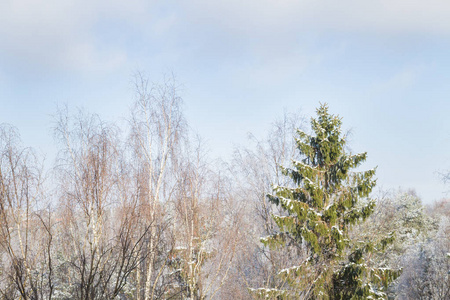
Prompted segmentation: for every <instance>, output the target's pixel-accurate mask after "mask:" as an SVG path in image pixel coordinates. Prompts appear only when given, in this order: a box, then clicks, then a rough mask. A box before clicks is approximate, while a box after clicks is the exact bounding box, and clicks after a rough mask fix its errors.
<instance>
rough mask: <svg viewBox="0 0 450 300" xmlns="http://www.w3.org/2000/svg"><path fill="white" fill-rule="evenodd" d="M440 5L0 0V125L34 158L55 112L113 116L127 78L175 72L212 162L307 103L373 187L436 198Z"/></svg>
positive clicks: (447, 48) (443, 88)
mask: <svg viewBox="0 0 450 300" xmlns="http://www.w3.org/2000/svg"><path fill="white" fill-rule="evenodd" d="M449 16H450V2H448V1H444V0H429V1H426V2H425V1H415V0H408V1H406V0H372V1H350V0H341V1H320V0H315V1H313V0H308V1H306V0H298V1H292V0H285V1H275V0H258V1H256V0H248V1H235V0H227V1H223V0H215V1H206V0H191V1H172V0H166V1H152V0H127V1H121V0H108V1H106V0H89V1H88V0H66V1H60V0H2V1H0V123H10V124H12V125H14V126H16V127H17V128H18V129H19V131H20V133H21V137H22V140H23V143H24V144H25V145H27V146H32V147H34V148H36V149H38V151H41V152H43V153H47V155H48V159H51V157H52V155H54V151H55V149H56V145H55V142H54V140H53V136H52V126H53V117H52V116H53V115H54V114H55V113H56V108H57V106H58V105H61V104H63V103H67V104H68V106H69V108H70V109H72V110H74V109H75V108H77V107H83V108H85V109H87V110H88V111H91V112H95V113H98V114H100V115H101V116H102V117H103V118H104V119H106V120H112V121H114V120H124V119H125V118H126V117H127V116H128V112H129V109H130V107H131V105H132V103H133V99H134V98H133V97H134V88H133V76H134V75H135V74H136V73H137V72H142V73H144V74H145V75H146V76H148V78H149V79H150V80H151V81H154V82H158V81H160V80H161V79H162V78H163V76H164V74H171V73H173V74H175V76H176V78H177V81H178V82H179V83H180V84H182V89H181V91H180V93H181V96H182V97H183V99H184V109H185V115H186V118H187V120H188V122H189V124H190V125H191V127H192V128H193V129H194V130H196V131H197V132H198V133H199V134H200V135H201V136H202V137H203V139H204V140H205V141H206V142H207V144H208V148H209V149H210V153H211V155H213V156H221V157H223V158H224V159H227V157H229V156H230V155H231V153H232V152H233V149H234V147H236V146H238V145H246V143H247V136H248V133H249V132H251V133H253V134H254V135H255V136H257V137H260V138H263V137H264V135H265V133H266V132H267V130H268V129H269V128H270V126H271V124H272V123H273V122H274V121H275V120H276V119H279V118H280V117H282V115H283V113H284V112H286V111H287V112H290V111H293V112H298V111H300V112H301V114H304V115H305V116H307V117H310V116H313V115H314V113H315V108H316V107H317V106H318V105H319V103H325V102H326V103H328V104H329V106H330V112H331V113H334V114H338V115H340V116H341V117H342V118H343V126H344V128H345V129H346V130H351V132H352V135H351V140H350V147H351V148H352V150H354V151H355V152H362V151H367V152H368V157H369V158H368V160H367V162H366V163H365V165H364V166H366V167H367V168H372V167H373V166H378V169H377V176H378V186H379V187H381V188H383V189H398V188H402V189H404V190H407V189H410V188H412V189H415V190H416V192H417V194H418V195H419V196H420V197H421V198H422V200H423V201H424V202H425V203H431V202H432V201H434V200H437V199H440V198H442V197H444V196H446V194H445V192H446V191H447V190H450V188H449V186H445V185H444V184H443V183H442V180H441V179H440V177H439V175H438V173H439V172H445V171H446V170H450V151H449V149H450V118H449V117H448V115H449V114H450V99H448V97H449V95H450V93H449V92H450V84H449V83H450V55H449V53H450V18H449Z"/></svg>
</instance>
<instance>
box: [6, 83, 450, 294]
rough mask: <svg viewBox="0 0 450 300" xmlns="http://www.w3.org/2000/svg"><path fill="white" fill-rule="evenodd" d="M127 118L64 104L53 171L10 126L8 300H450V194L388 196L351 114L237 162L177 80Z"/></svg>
mask: <svg viewBox="0 0 450 300" xmlns="http://www.w3.org/2000/svg"><path fill="white" fill-rule="evenodd" d="M124 118H125V119H126V120H127V122H126V124H127V125H126V126H125V127H123V126H118V125H117V124H116V123H114V122H108V121H105V120H102V119H101V118H100V117H99V116H98V115H97V114H95V113H91V112H87V111H85V110H82V109H79V110H69V108H67V107H65V106H60V107H59V108H58V110H57V113H56V114H55V116H54V120H53V121H54V123H53V124H54V126H53V132H52V133H51V134H53V135H54V139H55V145H56V147H57V149H58V153H57V156H56V158H55V159H54V160H53V161H51V164H52V165H51V167H46V163H44V157H43V156H42V155H40V154H39V153H38V152H37V151H35V150H33V149H32V148H30V147H28V146H26V145H23V144H22V142H21V139H20V133H19V132H18V130H17V129H16V128H15V127H14V126H13V125H14V124H12V125H9V124H2V125H1V126H0V257H1V259H0V299H3V300H7V299H8V300H12V299H23V300H25V299H35V300H38V299H49V300H51V299H54V300H57V299H61V300H62V299H80V300H82V299H85V300H94V299H138V300H149V299H192V300H194V299H195V300H200V299H442V300H444V299H450V201H449V200H448V199H442V200H440V201H438V202H435V203H433V204H430V205H427V206H425V205H424V204H422V202H421V199H420V198H419V197H418V196H417V195H416V193H415V192H414V191H413V190H395V191H392V190H388V191H383V190H380V189H377V188H376V171H377V170H376V166H367V165H365V164H364V161H365V160H366V158H367V156H368V155H369V156H370V153H352V151H351V144H350V145H349V144H348V143H347V140H346V137H347V133H346V132H344V131H343V130H342V124H346V123H345V122H346V120H345V119H342V118H340V117H339V108H338V107H328V106H327V105H326V104H319V105H318V106H317V114H316V115H314V116H301V115H298V114H289V113H286V114H285V115H284V116H283V117H282V118H281V119H279V120H278V121H274V123H273V125H272V128H271V130H270V131H269V132H267V135H266V137H265V138H263V139H257V138H255V137H250V141H249V142H250V143H249V145H248V146H245V147H237V148H236V149H235V150H234V154H233V156H232V158H231V159H229V160H218V159H211V158H210V156H209V155H208V150H207V149H208V148H207V146H206V145H205V143H204V142H203V141H202V139H201V137H199V136H198V135H197V134H196V133H195V132H193V130H192V129H191V128H190V126H189V124H188V122H187V120H186V118H185V116H184V113H183V100H182V98H181V95H180V93H179V90H178V85H177V83H176V82H175V81H173V80H171V79H168V80H166V81H163V82H162V83H157V84H153V83H150V82H149V81H148V80H147V79H146V78H145V77H143V76H140V77H137V80H136V82H135V101H134V104H133V107H132V109H131V111H130V112H125V113H124ZM348 125H351V124H348ZM443 180H445V175H444V176H443Z"/></svg>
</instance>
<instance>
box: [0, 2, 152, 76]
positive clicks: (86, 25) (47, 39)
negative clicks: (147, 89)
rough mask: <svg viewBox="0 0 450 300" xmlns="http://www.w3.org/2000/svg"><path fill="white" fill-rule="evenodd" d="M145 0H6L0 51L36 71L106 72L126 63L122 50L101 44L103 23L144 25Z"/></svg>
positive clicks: (1, 6) (2, 9)
mask: <svg viewBox="0 0 450 300" xmlns="http://www.w3.org/2000/svg"><path fill="white" fill-rule="evenodd" d="M146 12H148V5H147V2H146V1H143V0H135V1H133V0H131V1H126V2H125V1H117V0H113V1H106V0H100V1H88V0H64V1H60V0H7V1H2V4H0V39H1V40H2V43H1V44H0V53H1V54H2V56H3V57H7V58H9V59H10V60H11V59H12V60H14V59H16V60H19V61H21V62H22V63H26V64H30V65H37V66H38V67H39V66H40V67H45V68H56V69H69V70H84V71H88V72H90V71H93V70H96V69H97V70H101V69H104V70H107V71H108V70H110V69H111V68H113V67H115V66H116V67H117V66H119V65H121V64H123V63H125V61H126V53H125V52H124V50H123V49H120V48H117V47H116V48H114V47H111V46H109V48H108V47H107V48H105V47H103V45H102V41H101V36H99V33H96V32H95V26H97V25H98V24H99V23H101V22H107V21H111V20H113V21H122V20H123V21H124V22H125V23H133V22H135V23H139V22H143V20H145V18H146V17H147V16H146V15H145V13H146Z"/></svg>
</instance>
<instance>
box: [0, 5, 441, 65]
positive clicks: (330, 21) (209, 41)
mask: <svg viewBox="0 0 450 300" xmlns="http://www.w3.org/2000/svg"><path fill="white" fill-rule="evenodd" d="M449 15H450V2H448V1H443V0H429V1H427V2H423V1H411V0H410V1H407V0H391V1H388V0H374V1H353V0H342V1H317V0H315V1H313V0H300V1H294V0H284V1H283V0H281V1H279V0H277V1H275V0H258V1H256V0H248V1H238V0H215V1H209V0H192V1H189V2H177V1H170V0H167V1H165V2H157V1H149V0H128V1H124V0H110V1H107V0H97V1H95V0H90V1H89V0H64V1H61V0H4V1H2V2H1V4H0V40H1V41H2V42H1V43H0V54H1V55H2V57H3V58H4V59H6V60H8V59H9V60H18V61H21V62H22V63H27V64H30V65H38V66H40V67H44V68H56V69H63V70H66V69H69V70H78V71H80V70H85V71H87V72H91V71H93V70H101V69H104V70H108V71H109V70H111V69H114V68H119V67H120V66H123V65H126V64H127V63H131V64H133V63H136V62H129V61H128V60H130V56H135V54H134V53H136V52H139V51H144V50H141V49H136V48H133V47H136V45H134V46H128V45H126V44H125V43H126V42H123V43H122V44H121V43H119V42H116V41H114V36H113V37H112V38H111V40H112V41H110V42H109V43H105V41H104V40H103V37H102V31H101V30H99V29H98V26H99V24H100V25H101V24H106V25H104V26H105V27H108V26H109V23H108V22H110V23H112V24H116V26H117V30H118V31H121V32H118V35H120V34H122V35H125V36H133V34H134V36H133V39H134V38H136V39H139V40H140V41H139V42H138V46H139V45H142V43H145V46H146V47H147V48H148V49H150V50H151V51H152V53H150V54H149V55H154V56H155V57H158V56H161V55H163V54H164V53H168V52H174V51H175V52H177V53H180V54H179V55H180V57H181V56H182V55H184V54H185V53H183V51H191V52H194V55H201V54H199V53H203V54H206V55H210V54H209V53H211V52H216V53H218V54H217V56H219V57H220V56H221V55H224V56H227V55H228V56H229V55H232V56H234V55H240V54H239V53H237V54H236V53H234V52H232V51H238V52H239V51H241V50H243V51H246V50H247V51H250V52H255V53H256V52H257V53H258V54H259V55H261V56H263V57H264V56H265V57H272V54H273V53H276V55H278V56H286V57H291V55H292V53H291V52H290V51H291V50H290V49H293V48H295V47H297V49H298V46H299V44H298V41H297V40H296V37H297V36H298V35H299V34H302V33H309V32H325V33H327V32H356V33H362V34H381V35H402V34H417V33H419V34H437V35H449V34H450V19H449V18H448V16H449ZM117 24H118V25H117ZM127 30H128V31H127ZM236 44H238V45H240V47H235V46H236ZM180 47H181V48H182V47H184V48H183V49H184V50H179V49H180ZM221 49H224V50H221ZM230 50H231V52H230ZM221 51H222V52H224V53H222V52H221ZM163 52H164V53H163ZM139 55H145V53H144V54H143V53H140V54H139ZM214 58H216V57H213V59H214ZM137 59H138V60H139V59H140V57H138V58H137ZM285 61H286V59H282V61H281V64H284V63H286V62H285ZM274 62H276V60H274ZM287 64H289V63H287ZM268 68H271V67H270V66H268ZM275 72H276V70H275Z"/></svg>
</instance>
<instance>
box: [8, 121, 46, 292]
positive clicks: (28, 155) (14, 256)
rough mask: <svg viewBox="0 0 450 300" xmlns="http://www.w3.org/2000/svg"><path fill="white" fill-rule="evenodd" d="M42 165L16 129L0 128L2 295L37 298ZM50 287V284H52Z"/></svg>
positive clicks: (41, 280)
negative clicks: (24, 146) (36, 270)
mask: <svg viewBox="0 0 450 300" xmlns="http://www.w3.org/2000/svg"><path fill="white" fill-rule="evenodd" d="M41 170H42V168H41V166H40V164H39V162H38V160H37V157H36V155H35V154H34V152H33V151H32V150H31V149H29V148H23V147H21V146H20V138H19V135H18V133H17V130H16V129H15V128H13V127H12V126H9V125H6V124H3V125H1V126H0V295H1V296H2V298H4V299H13V298H16V297H18V296H19V295H20V297H21V298H22V299H38V298H39V289H40V288H42V285H40V284H42V282H43V281H44V280H48V278H45V279H44V278H39V276H37V275H36V274H35V272H34V270H35V269H37V268H38V267H39V266H38V263H39V259H40V253H39V252H40V251H42V250H43V249H42V248H40V246H41V245H40V244H39V238H36V237H39V234H40V228H39V226H37V225H39V224H38V218H37V216H36V214H35V211H36V210H37V209H38V208H39V207H38V201H39V200H40V199H39V198H40V197H42V193H41V186H42V177H41V174H42V173H41ZM50 285H51V284H50Z"/></svg>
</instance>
